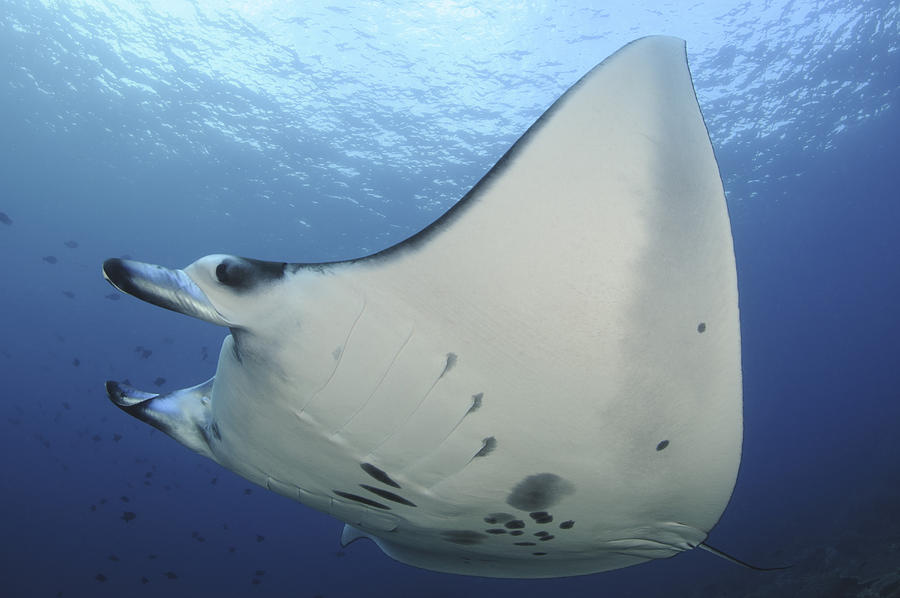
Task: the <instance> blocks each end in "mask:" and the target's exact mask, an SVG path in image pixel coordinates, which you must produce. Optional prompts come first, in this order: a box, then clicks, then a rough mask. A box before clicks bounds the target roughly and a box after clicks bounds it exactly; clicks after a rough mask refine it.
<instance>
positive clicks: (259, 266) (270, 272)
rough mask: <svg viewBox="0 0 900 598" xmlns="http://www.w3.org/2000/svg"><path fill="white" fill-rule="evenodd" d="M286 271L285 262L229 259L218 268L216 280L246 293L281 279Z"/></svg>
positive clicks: (239, 258) (240, 258)
mask: <svg viewBox="0 0 900 598" xmlns="http://www.w3.org/2000/svg"><path fill="white" fill-rule="evenodd" d="M284 269H285V263H284V262H264V261H262V260H254V259H250V258H245V257H229V258H227V259H224V260H222V261H221V262H220V263H219V265H218V266H216V279H217V280H218V281H219V282H220V283H221V284H223V285H225V286H227V287H230V288H232V289H234V290H239V291H246V290H250V289H252V288H254V287H256V286H258V285H260V284H265V283H267V282H273V281H275V280H278V279H280V278H281V277H282V276H283V275H284Z"/></svg>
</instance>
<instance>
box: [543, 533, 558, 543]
mask: <svg viewBox="0 0 900 598" xmlns="http://www.w3.org/2000/svg"><path fill="white" fill-rule="evenodd" d="M555 537H556V536H554V535H552V534H551V535H547V536H544V537H542V538H541V542H546V541H547V540H552V539H553V538H555Z"/></svg>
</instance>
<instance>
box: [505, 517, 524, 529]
mask: <svg viewBox="0 0 900 598" xmlns="http://www.w3.org/2000/svg"><path fill="white" fill-rule="evenodd" d="M504 527H506V529H522V528H523V527H525V522H524V521H522V520H521V519H513V520H512V521H507V522H506V524H505V525H504Z"/></svg>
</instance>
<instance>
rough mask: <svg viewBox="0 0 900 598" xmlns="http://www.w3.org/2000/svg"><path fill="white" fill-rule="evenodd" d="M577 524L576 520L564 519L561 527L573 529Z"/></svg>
mask: <svg viewBox="0 0 900 598" xmlns="http://www.w3.org/2000/svg"><path fill="white" fill-rule="evenodd" d="M574 526H575V522H574V521H572V520H571V519H569V520H568V521H563V522H562V523H560V524H559V527H560V529H572V528H573V527H574Z"/></svg>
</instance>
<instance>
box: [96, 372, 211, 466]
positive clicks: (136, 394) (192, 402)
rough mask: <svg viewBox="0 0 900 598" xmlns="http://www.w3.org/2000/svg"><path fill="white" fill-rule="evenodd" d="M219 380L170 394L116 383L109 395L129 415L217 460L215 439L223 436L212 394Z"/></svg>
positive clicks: (110, 385) (108, 385)
mask: <svg viewBox="0 0 900 598" xmlns="http://www.w3.org/2000/svg"><path fill="white" fill-rule="evenodd" d="M214 381H215V378H214V377H213V378H210V379H209V380H207V381H206V382H204V383H203V384H198V385H197V386H193V387H191V388H183V389H181V390H176V391H174V392H170V393H167V394H153V393H148V392H144V391H140V390H137V389H136V388H132V387H130V386H128V385H127V384H123V383H120V382H115V381H112V380H109V381H107V383H106V394H108V395H109V399H110V400H111V401H112V402H113V404H114V405H115V406H116V407H118V408H119V409H121V410H122V411H124V412H125V413H127V414H129V415H131V416H133V417H136V418H137V419H139V420H141V421H143V422H146V423H148V424H150V425H151V426H153V427H154V428H157V429H159V430H162V431H163V432H165V433H166V434H168V435H169V436H171V437H172V438H174V439H175V440H177V441H178V442H180V443H181V444H183V445H184V446H186V447H188V448H189V449H191V450H194V451H196V452H198V453H200V454H201V455H204V456H206V457H209V458H210V459H213V458H214V457H213V455H212V451H211V450H210V442H211V441H212V439H218V436H219V432H218V427H217V426H216V424H215V422H213V421H212V418H211V417H210V407H209V403H210V394H211V393H212V387H213V382H214Z"/></svg>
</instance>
